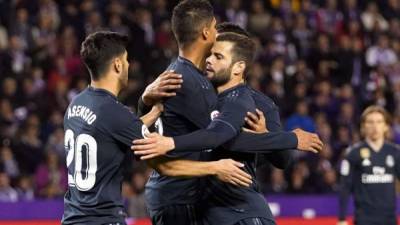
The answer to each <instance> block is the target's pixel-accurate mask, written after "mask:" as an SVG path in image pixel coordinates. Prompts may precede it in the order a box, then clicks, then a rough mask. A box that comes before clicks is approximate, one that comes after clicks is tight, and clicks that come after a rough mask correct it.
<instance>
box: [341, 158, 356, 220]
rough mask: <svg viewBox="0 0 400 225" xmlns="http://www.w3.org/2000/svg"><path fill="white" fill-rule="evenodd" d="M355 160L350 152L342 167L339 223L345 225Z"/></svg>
mask: <svg viewBox="0 0 400 225" xmlns="http://www.w3.org/2000/svg"><path fill="white" fill-rule="evenodd" d="M354 162H355V160H354V159H353V154H352V152H349V153H348V154H347V156H346V157H345V159H344V160H343V161H342V163H341V166H340V191H339V215H338V219H339V223H338V224H345V220H346V214H347V204H348V201H349V197H350V194H351V191H352V186H353V174H354V167H355V163H354Z"/></svg>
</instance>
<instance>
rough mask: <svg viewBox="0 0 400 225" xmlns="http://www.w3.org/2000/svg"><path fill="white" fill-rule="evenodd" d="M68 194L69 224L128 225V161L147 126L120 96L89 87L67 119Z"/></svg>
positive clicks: (65, 219)
mask: <svg viewBox="0 0 400 225" xmlns="http://www.w3.org/2000/svg"><path fill="white" fill-rule="evenodd" d="M64 130H65V149H66V151H67V167H68V186H69V187H68V191H67V193H66V194H65V197H64V216H63V219H62V223H63V224H85V225H88V224H89V225H91V224H107V223H120V224H125V222H124V220H125V213H124V207H123V202H122V197H121V185H122V178H123V174H122V169H123V168H122V162H123V161H124V160H126V159H127V158H129V157H130V156H131V154H132V153H131V151H130V146H131V143H132V140H134V139H141V138H143V133H144V132H146V130H147V128H146V126H144V125H143V123H142V122H141V120H140V119H139V118H137V117H136V116H135V115H134V114H133V113H132V112H131V111H130V110H129V109H128V108H127V107H125V106H124V105H122V104H121V103H119V102H118V100H117V98H116V97H115V96H114V95H113V94H111V93H110V92H108V91H106V90H103V89H95V88H93V87H88V88H87V89H85V90H84V91H83V92H82V93H80V94H79V95H78V96H76V97H75V98H74V99H73V101H72V102H71V103H70V105H69V106H68V109H67V111H66V113H65V116H64Z"/></svg>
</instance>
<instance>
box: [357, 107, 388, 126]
mask: <svg viewBox="0 0 400 225" xmlns="http://www.w3.org/2000/svg"><path fill="white" fill-rule="evenodd" d="M371 113H380V114H382V116H383V117H384V119H385V123H386V124H387V125H390V124H391V122H392V119H391V117H390V114H389V113H388V112H387V111H386V109H385V108H383V107H381V106H377V105H371V106H368V107H367V108H366V109H365V110H364V111H363V113H362V114H361V124H364V123H365V121H366V119H367V116H368V115H369V114H371Z"/></svg>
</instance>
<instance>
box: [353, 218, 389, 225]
mask: <svg viewBox="0 0 400 225" xmlns="http://www.w3.org/2000/svg"><path fill="white" fill-rule="evenodd" d="M354 224H355V225H397V219H396V217H393V218H387V217H386V218H381V219H379V218H373V219H367V218H356V219H355V221H354Z"/></svg>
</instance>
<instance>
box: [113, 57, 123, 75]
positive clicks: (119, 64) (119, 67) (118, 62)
mask: <svg viewBox="0 0 400 225" xmlns="http://www.w3.org/2000/svg"><path fill="white" fill-rule="evenodd" d="M114 70H115V72H117V73H120V72H121V71H122V61H121V59H120V58H119V57H117V58H115V59H114Z"/></svg>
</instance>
